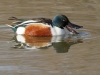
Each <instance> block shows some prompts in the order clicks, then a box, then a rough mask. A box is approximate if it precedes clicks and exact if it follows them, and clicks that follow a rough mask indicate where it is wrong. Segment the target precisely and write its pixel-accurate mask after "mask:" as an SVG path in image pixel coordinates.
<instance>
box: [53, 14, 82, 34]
mask: <svg viewBox="0 0 100 75" xmlns="http://www.w3.org/2000/svg"><path fill="white" fill-rule="evenodd" d="M52 24H53V26H57V27H59V28H62V29H63V28H64V27H66V28H67V29H68V31H69V32H71V33H74V34H78V32H76V31H75V30H73V28H76V29H78V28H82V26H79V25H76V24H73V23H71V22H70V21H69V19H68V18H67V17H66V16H65V15H57V16H55V17H54V18H53V20H52Z"/></svg>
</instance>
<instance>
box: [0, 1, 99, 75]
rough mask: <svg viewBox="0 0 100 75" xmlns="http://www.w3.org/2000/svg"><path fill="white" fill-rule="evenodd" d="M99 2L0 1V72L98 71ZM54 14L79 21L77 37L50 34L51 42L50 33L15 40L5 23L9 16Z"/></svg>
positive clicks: (78, 74) (72, 74)
mask: <svg viewBox="0 0 100 75" xmlns="http://www.w3.org/2000/svg"><path fill="white" fill-rule="evenodd" d="M99 4H100V1H99V0H74V1H73V0H70V1H68V0H50V1H47V0H41V1H40V0H8V1H7V0H4V1H0V35H1V36H0V75H99V74H100V67H99V65H100V60H99V59H100V58H99V57H100V42H99V40H100V34H99V32H100V25H99V24H100V17H99V16H100V9H99V8H100V5H99ZM57 14H64V15H66V16H68V18H69V19H70V21H71V22H73V23H75V24H79V25H82V26H83V27H84V29H81V30H78V32H80V37H77V36H73V37H67V38H66V39H64V40H63V41H61V42H57V41H56V40H55V39H59V38H58V37H54V38H53V39H54V41H56V42H53V43H51V40H52V38H51V37H49V38H47V37H45V40H44V38H35V37H34V38H32V37H26V38H25V39H26V41H25V40H18V39H16V36H15V35H14V33H13V31H12V30H11V29H10V28H8V27H7V26H6V24H11V22H12V21H8V20H7V19H8V18H9V17H11V16H16V17H18V18H33V17H45V18H51V19H52V18H53V17H54V16H55V15H57ZM87 35H88V36H87ZM18 37H19V36H18ZM20 37H22V38H23V36H20ZM38 39H39V40H38ZM25 42H27V43H25Z"/></svg>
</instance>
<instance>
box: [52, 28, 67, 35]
mask: <svg viewBox="0 0 100 75" xmlns="http://www.w3.org/2000/svg"><path fill="white" fill-rule="evenodd" d="M51 33H52V35H53V36H55V35H65V30H64V29H61V28H59V27H56V26H53V27H51Z"/></svg>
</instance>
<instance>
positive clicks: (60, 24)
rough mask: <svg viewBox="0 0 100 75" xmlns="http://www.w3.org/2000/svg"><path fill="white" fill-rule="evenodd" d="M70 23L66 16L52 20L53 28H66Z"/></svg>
mask: <svg viewBox="0 0 100 75" xmlns="http://www.w3.org/2000/svg"><path fill="white" fill-rule="evenodd" d="M68 23H69V20H68V18H67V17H66V16H65V15H57V16H56V17H54V18H53V20H52V24H53V26H57V27H60V28H63V27H65V26H66V25H67V24H68Z"/></svg>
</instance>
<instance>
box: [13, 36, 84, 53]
mask: <svg viewBox="0 0 100 75" xmlns="http://www.w3.org/2000/svg"><path fill="white" fill-rule="evenodd" d="M13 40H14V41H15V42H16V45H14V47H13V48H20V49H47V48H49V47H51V46H53V48H54V50H56V52H57V53H66V52H68V50H69V48H70V47H71V46H72V45H74V44H77V43H82V40H81V39H76V38H74V39H73V38H72V37H67V38H65V36H54V37H31V36H24V35H15V36H14V37H13Z"/></svg>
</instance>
